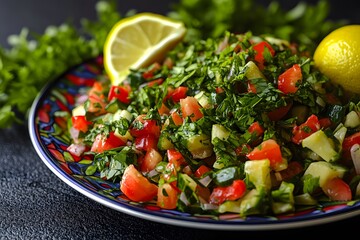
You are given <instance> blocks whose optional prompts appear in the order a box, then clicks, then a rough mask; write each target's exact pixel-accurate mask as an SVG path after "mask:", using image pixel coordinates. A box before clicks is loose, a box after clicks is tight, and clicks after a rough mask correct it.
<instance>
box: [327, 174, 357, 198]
mask: <svg viewBox="0 0 360 240" xmlns="http://www.w3.org/2000/svg"><path fill="white" fill-rule="evenodd" d="M322 189H323V191H324V193H325V194H326V195H327V196H328V197H329V198H330V199H331V200H332V201H350V200H351V199H352V193H351V189H350V187H349V185H348V184H347V183H346V182H345V181H344V180H342V179H341V178H333V179H331V180H329V181H328V182H326V183H325V185H324V186H323V187H322Z"/></svg>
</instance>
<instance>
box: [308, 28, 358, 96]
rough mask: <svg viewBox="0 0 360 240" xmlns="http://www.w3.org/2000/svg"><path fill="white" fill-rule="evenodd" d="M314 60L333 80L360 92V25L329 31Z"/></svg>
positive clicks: (346, 88)
mask: <svg viewBox="0 0 360 240" xmlns="http://www.w3.org/2000/svg"><path fill="white" fill-rule="evenodd" d="M314 62H315V66H317V67H318V69H319V70H320V71H321V72H322V73H323V74H325V75H326V76H327V77H328V78H329V79H330V80H331V81H332V82H334V83H336V84H339V85H340V86H342V87H343V88H344V90H346V91H348V92H352V93H358V94H360V25H346V26H343V27H340V28H338V29H336V30H334V31H332V32H331V33H329V34H328V35H327V36H326V37H325V38H324V39H323V40H322V41H321V42H320V44H319V45H318V47H317V48H316V50H315V53H314Z"/></svg>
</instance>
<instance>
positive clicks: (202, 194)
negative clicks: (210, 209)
mask: <svg viewBox="0 0 360 240" xmlns="http://www.w3.org/2000/svg"><path fill="white" fill-rule="evenodd" d="M195 193H196V195H197V196H198V197H199V198H200V199H203V200H205V201H206V202H209V201H210V195H211V192H210V189H209V188H207V187H204V186H201V184H198V185H197V186H196V189H195ZM200 201H201V200H200Z"/></svg>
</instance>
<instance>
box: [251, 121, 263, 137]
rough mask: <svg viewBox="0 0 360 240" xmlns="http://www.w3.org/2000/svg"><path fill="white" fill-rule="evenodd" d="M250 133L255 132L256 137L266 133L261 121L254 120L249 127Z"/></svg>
mask: <svg viewBox="0 0 360 240" xmlns="http://www.w3.org/2000/svg"><path fill="white" fill-rule="evenodd" d="M248 131H249V133H251V134H254V135H255V136H256V137H260V136H261V135H263V133H264V128H263V127H262V126H261V125H260V123H259V122H253V123H252V124H251V125H250V126H249V129H248Z"/></svg>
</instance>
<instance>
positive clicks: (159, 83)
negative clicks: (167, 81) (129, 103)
mask: <svg viewBox="0 0 360 240" xmlns="http://www.w3.org/2000/svg"><path fill="white" fill-rule="evenodd" d="M163 82H164V79H162V78H158V79H155V80H152V81H150V82H148V83H146V85H147V86H148V87H153V86H159V85H161V84H162V83H163Z"/></svg>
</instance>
